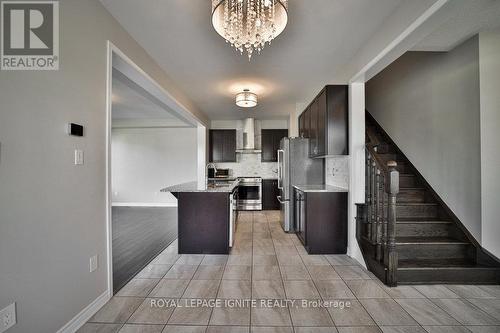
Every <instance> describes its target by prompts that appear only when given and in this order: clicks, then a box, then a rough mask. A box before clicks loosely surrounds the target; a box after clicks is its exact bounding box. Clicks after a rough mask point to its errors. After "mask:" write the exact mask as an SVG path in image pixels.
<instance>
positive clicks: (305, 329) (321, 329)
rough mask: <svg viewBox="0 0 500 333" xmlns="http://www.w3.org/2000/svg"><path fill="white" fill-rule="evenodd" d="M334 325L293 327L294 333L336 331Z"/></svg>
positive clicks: (326, 332) (328, 332) (329, 332)
mask: <svg viewBox="0 0 500 333" xmlns="http://www.w3.org/2000/svg"><path fill="white" fill-rule="evenodd" d="M337 332H338V331H337V329H336V328H335V327H295V333H337Z"/></svg>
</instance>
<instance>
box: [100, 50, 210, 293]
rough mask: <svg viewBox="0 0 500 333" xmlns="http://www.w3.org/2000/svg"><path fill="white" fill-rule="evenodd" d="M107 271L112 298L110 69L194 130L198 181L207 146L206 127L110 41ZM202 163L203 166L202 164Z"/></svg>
mask: <svg viewBox="0 0 500 333" xmlns="http://www.w3.org/2000/svg"><path fill="white" fill-rule="evenodd" d="M106 50H107V51H106V52H107V53H106V55H107V61H106V270H107V296H108V299H109V298H111V297H112V296H113V229H112V201H113V200H112V184H111V179H112V178H111V166H112V165H111V133H112V104H113V99H112V97H113V68H117V69H119V70H120V72H122V73H123V74H125V75H126V76H127V77H128V78H130V79H131V80H132V81H134V82H135V83H137V84H138V85H140V86H141V87H142V88H144V89H145V90H147V91H148V92H149V93H150V94H151V95H153V96H154V97H156V98H157V99H158V100H159V101H160V102H162V103H163V104H165V106H166V107H167V108H168V109H170V110H172V111H174V112H175V114H176V116H177V117H178V118H180V119H181V120H184V121H185V122H187V123H189V124H191V125H192V126H193V128H197V135H198V136H202V137H203V138H202V140H200V139H198V147H197V155H198V156H197V157H198V167H197V177H198V179H200V177H202V176H201V175H202V174H203V177H204V173H205V163H204V161H205V155H206V153H205V152H206V146H205V145H206V142H205V140H204V139H205V136H206V135H203V133H206V129H207V126H206V125H205V124H204V123H203V122H202V121H201V120H200V119H198V118H197V117H196V116H195V115H193V114H192V113H191V112H190V111H189V110H188V109H187V108H186V107H184V106H183V105H182V104H181V103H180V102H179V101H178V100H177V99H176V98H175V97H174V96H172V94H170V93H169V92H168V91H167V90H166V89H165V88H163V87H162V86H161V85H160V84H159V83H158V82H157V81H156V80H154V79H153V78H152V77H151V76H150V75H149V74H147V73H146V72H145V71H144V70H142V68H141V67H139V66H138V65H137V64H136V63H135V62H134V61H133V60H132V59H130V58H129V57H128V56H127V55H126V54H125V53H124V52H122V51H121V50H120V49H119V48H118V47H116V46H115V45H114V44H113V43H112V42H111V41H109V40H108V41H107V45H106ZM201 162H203V163H201Z"/></svg>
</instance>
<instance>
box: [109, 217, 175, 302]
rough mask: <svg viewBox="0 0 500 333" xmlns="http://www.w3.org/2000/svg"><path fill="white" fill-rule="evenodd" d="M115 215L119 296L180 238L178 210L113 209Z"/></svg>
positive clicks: (115, 272) (115, 278)
mask: <svg viewBox="0 0 500 333" xmlns="http://www.w3.org/2000/svg"><path fill="white" fill-rule="evenodd" d="M112 213H113V286H114V292H115V293H116V292H117V291H118V290H120V289H121V288H122V287H123V286H124V285H125V284H126V283H127V282H128V281H129V280H130V279H132V278H133V277H134V276H135V275H136V274H137V273H138V272H139V271H141V270H142V269H143V268H144V267H145V266H146V265H147V264H148V263H149V262H150V261H151V260H153V259H154V258H155V257H156V256H157V255H158V254H159V253H160V252H161V251H163V250H164V249H165V248H166V247H167V246H168V245H169V244H170V243H171V242H172V241H174V240H175V239H176V238H177V208H170V207H167V208H165V207H113V211H112Z"/></svg>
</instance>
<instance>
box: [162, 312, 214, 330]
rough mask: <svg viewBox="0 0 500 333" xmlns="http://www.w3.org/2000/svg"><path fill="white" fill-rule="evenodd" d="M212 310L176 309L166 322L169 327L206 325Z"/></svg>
mask: <svg viewBox="0 0 500 333" xmlns="http://www.w3.org/2000/svg"><path fill="white" fill-rule="evenodd" d="M211 314H212V308H210V307H178V308H176V309H175V310H174V313H172V316H170V319H169V320H168V324H169V325H171V324H172V325H197V326H198V325H203V326H206V325H208V321H209V320H210V315H211Z"/></svg>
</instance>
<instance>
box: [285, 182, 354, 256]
mask: <svg viewBox="0 0 500 333" xmlns="http://www.w3.org/2000/svg"><path fill="white" fill-rule="evenodd" d="M294 201H295V205H294V206H295V212H294V224H295V230H296V232H297V236H298V238H299V239H300V241H301V242H302V244H303V245H304V247H305V248H306V250H307V252H308V253H309V254H345V253H347V192H304V191H301V190H299V189H294Z"/></svg>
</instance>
